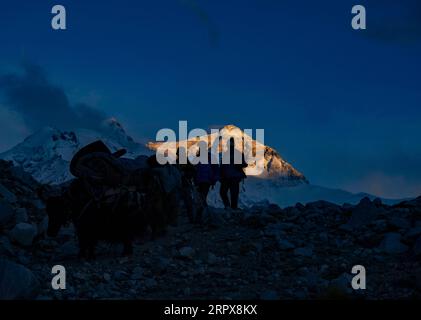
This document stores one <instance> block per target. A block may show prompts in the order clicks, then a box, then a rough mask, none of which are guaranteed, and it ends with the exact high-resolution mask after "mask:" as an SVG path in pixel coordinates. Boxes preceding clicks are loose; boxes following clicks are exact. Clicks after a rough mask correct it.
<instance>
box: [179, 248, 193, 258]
mask: <svg viewBox="0 0 421 320" xmlns="http://www.w3.org/2000/svg"><path fill="white" fill-rule="evenodd" d="M179 252H180V256H182V257H184V258H192V257H193V254H194V249H193V248H192V247H182V248H181V249H180V250H179Z"/></svg>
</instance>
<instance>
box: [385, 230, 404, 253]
mask: <svg viewBox="0 0 421 320" xmlns="http://www.w3.org/2000/svg"><path fill="white" fill-rule="evenodd" d="M380 250H381V251H383V252H385V253H389V254H398V253H404V252H406V251H407V250H408V247H407V246H406V245H404V244H403V243H402V242H401V235H400V234H399V233H395V232H390V233H387V234H385V236H384V238H383V241H382V242H381V244H380Z"/></svg>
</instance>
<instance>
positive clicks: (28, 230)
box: [10, 223, 37, 246]
mask: <svg viewBox="0 0 421 320" xmlns="http://www.w3.org/2000/svg"><path fill="white" fill-rule="evenodd" d="M36 235H37V230H36V228H35V227H34V226H33V225H32V224H29V223H18V224H17V225H16V226H15V227H14V228H13V229H12V231H11V232H10V236H11V237H12V240H13V241H15V242H17V243H19V244H20V245H22V246H30V245H31V244H32V241H33V240H34V238H35V236H36Z"/></svg>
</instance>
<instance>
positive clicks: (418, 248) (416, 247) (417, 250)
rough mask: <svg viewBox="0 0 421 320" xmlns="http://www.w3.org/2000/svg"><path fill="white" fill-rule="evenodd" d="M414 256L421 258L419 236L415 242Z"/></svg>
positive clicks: (420, 240) (420, 238) (420, 239)
mask: <svg viewBox="0 0 421 320" xmlns="http://www.w3.org/2000/svg"><path fill="white" fill-rule="evenodd" d="M414 254H415V256H417V257H419V256H421V236H420V237H418V239H417V241H415V245H414Z"/></svg>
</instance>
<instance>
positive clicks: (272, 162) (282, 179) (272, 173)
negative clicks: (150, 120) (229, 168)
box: [148, 125, 308, 187]
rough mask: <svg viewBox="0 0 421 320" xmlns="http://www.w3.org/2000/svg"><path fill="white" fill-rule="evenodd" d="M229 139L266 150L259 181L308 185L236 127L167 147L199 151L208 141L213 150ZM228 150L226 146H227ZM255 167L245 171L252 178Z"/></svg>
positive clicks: (153, 147)
mask: <svg viewBox="0 0 421 320" xmlns="http://www.w3.org/2000/svg"><path fill="white" fill-rule="evenodd" d="M225 135H226V136H227V137H234V138H235V139H238V140H239V141H241V138H242V137H243V136H244V137H245V138H246V139H250V141H251V144H252V145H253V146H254V147H253V148H254V151H256V149H257V148H259V147H260V148H261V150H264V157H263V159H262V160H261V161H262V162H263V165H262V166H263V169H264V170H263V172H262V173H261V174H259V175H258V176H256V177H257V178H259V179H265V180H270V184H271V185H273V186H275V185H278V186H282V187H285V186H296V185H300V184H307V183H308V181H307V179H306V178H305V177H304V175H303V174H302V173H300V172H299V171H298V170H296V169H295V168H294V167H293V166H292V165H290V164H289V163H288V162H286V161H285V160H284V159H283V158H282V157H281V156H280V154H279V153H278V152H277V151H276V150H275V149H273V148H271V147H269V146H266V145H263V144H262V143H260V142H259V141H257V140H253V139H252V137H250V136H249V135H247V134H246V133H245V132H244V131H242V130H241V129H240V128H238V127H236V126H234V125H227V126H225V127H223V128H221V129H220V131H219V133H218V132H214V133H210V134H208V135H206V136H201V137H195V138H193V139H188V140H187V141H185V140H184V141H177V142H168V143H167V144H166V147H167V148H168V149H169V151H168V153H174V152H175V150H177V146H178V145H180V144H182V143H183V142H184V145H187V146H188V148H191V149H192V150H194V151H195V150H197V149H198V143H199V141H207V142H208V149H210V148H212V146H214V144H215V140H216V139H219V137H220V136H224V137H225ZM162 144H163V142H150V143H148V147H149V148H150V149H151V150H157V149H158V148H159V147H160V146H161V145H162ZM225 148H226V146H225ZM222 150H224V149H223V148H219V152H221V151H222ZM253 167H254V166H253V165H249V166H248V168H246V169H245V173H246V174H247V175H248V176H251V174H249V173H251V172H252V169H253Z"/></svg>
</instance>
